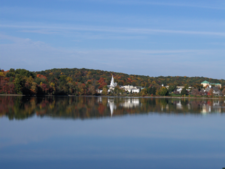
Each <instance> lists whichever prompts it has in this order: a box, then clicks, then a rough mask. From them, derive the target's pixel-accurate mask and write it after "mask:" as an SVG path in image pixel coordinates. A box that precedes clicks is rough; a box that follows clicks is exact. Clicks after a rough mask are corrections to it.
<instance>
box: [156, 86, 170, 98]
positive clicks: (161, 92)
mask: <svg viewBox="0 0 225 169" xmlns="http://www.w3.org/2000/svg"><path fill="white" fill-rule="evenodd" d="M158 94H159V95H160V96H167V95H168V94H169V92H168V90H167V88H165V87H161V88H160V89H159V91H158Z"/></svg>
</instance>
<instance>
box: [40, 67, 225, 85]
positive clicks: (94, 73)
mask: <svg viewBox="0 0 225 169" xmlns="http://www.w3.org/2000/svg"><path fill="white" fill-rule="evenodd" d="M36 73H38V74H42V75H44V76H46V77H47V78H48V79H49V78H51V77H52V76H54V77H56V78H59V77H60V76H61V75H65V76H69V77H71V78H72V79H73V81H76V82H81V83H86V82H87V81H88V80H95V81H98V80H99V79H100V78H104V79H105V82H106V83H107V84H109V83H110V80H111V75H113V76H114V78H115V81H116V82H117V83H118V84H119V85H128V84H129V85H135V86H143V87H149V86H151V85H155V84H157V85H161V84H164V85H175V86H177V85H186V84H187V85H190V86H193V85H195V84H200V83H201V82H203V81H205V80H206V81H209V82H212V83H221V84H222V86H224V85H225V80H224V79H212V78H207V77H186V76H159V77H150V76H143V75H132V74H130V75H129V74H125V73H119V72H112V71H103V70H94V69H85V68H82V69H77V68H73V69H67V68H65V69H49V70H45V71H40V72H36Z"/></svg>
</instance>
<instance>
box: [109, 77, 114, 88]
mask: <svg viewBox="0 0 225 169" xmlns="http://www.w3.org/2000/svg"><path fill="white" fill-rule="evenodd" d="M110 86H114V78H113V75H112V79H111V83H110Z"/></svg>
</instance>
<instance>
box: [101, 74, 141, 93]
mask: <svg viewBox="0 0 225 169" xmlns="http://www.w3.org/2000/svg"><path fill="white" fill-rule="evenodd" d="M116 86H117V83H116V82H115V80H114V77H113V75H112V79H111V82H110V85H108V86H107V87H108V93H109V92H110V91H113V90H114V89H115V87H116ZM120 88H121V89H124V90H125V91H126V92H129V93H140V91H141V89H142V87H137V86H132V85H125V86H120ZM97 92H98V93H99V94H101V93H102V90H99V89H98V90H97Z"/></svg>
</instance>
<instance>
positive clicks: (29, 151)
mask: <svg viewBox="0 0 225 169" xmlns="http://www.w3.org/2000/svg"><path fill="white" fill-rule="evenodd" d="M0 166H1V167H0V168H2V169H8V168H10V169H11V168H17V169H20V168H21V169H26V168H27V169H30V168H42V169H45V168H46V169H47V168H48V169H49V168H54V169H58V168H73V169H74V168H81V169H90V168H98V169H99V168H107V169H114V168H121V169H124V168H129V169H133V168H138V169H142V168H143V169H145V168H146V169H149V168H154V169H165V168H166V169H190V168H193V169H195V168H199V169H200V168H201V169H202V168H204V169H222V168H223V167H225V101H224V100H210V99H209V100H203V99H199V100H196V99H175V98H174V99H163V98H121V97H6V96H4V97H3V96H1V97H0Z"/></svg>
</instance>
